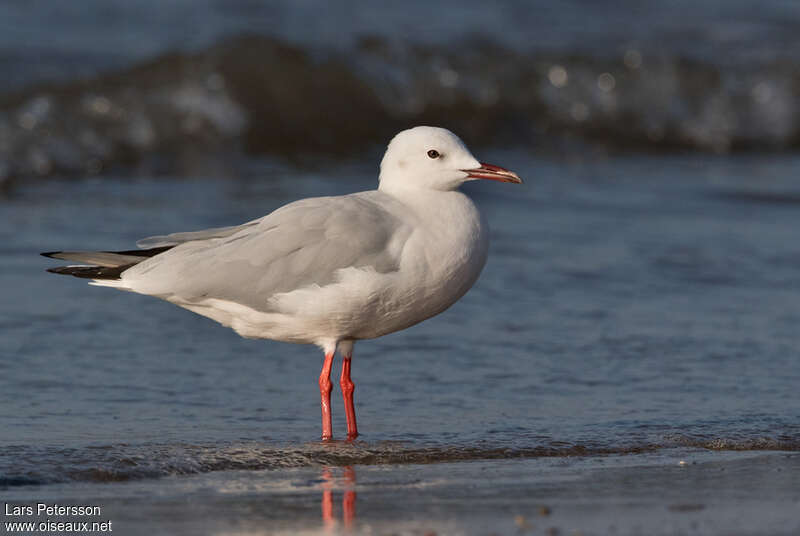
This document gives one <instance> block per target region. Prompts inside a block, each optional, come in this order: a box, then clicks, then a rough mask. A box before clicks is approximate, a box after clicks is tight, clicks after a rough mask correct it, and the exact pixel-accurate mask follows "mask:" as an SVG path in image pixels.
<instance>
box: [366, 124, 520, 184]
mask: <svg viewBox="0 0 800 536" xmlns="http://www.w3.org/2000/svg"><path fill="white" fill-rule="evenodd" d="M474 179H491V180H496V181H502V182H514V183H521V182H522V180H521V179H520V178H519V177H518V176H517V175H516V174H515V173H513V172H511V171H508V170H506V169H503V168H501V167H499V166H493V165H491V164H484V163H481V162H478V160H476V159H475V157H474V156H472V153H470V152H469V149H467V147H466V146H465V145H464V142H462V141H461V140H460V139H459V138H458V136H456V135H455V134H453V133H452V132H450V131H449V130H447V129H445V128H438V127H414V128H410V129H408V130H404V131H402V132H400V133H399V134H397V135H396V136H395V137H394V138H393V139H392V141H391V142H389V147H388V148H387V149H386V154H385V155H383V160H382V161H381V174H380V186H379V189H380V190H384V191H391V190H406V189H429V190H443V191H446V190H455V189H456V188H458V187H459V186H461V185H462V184H463V183H464V182H466V181H469V180H474Z"/></svg>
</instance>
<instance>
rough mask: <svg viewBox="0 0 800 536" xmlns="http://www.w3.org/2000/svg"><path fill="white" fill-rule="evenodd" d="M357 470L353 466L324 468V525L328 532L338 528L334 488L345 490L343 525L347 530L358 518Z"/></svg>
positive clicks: (343, 497)
mask: <svg viewBox="0 0 800 536" xmlns="http://www.w3.org/2000/svg"><path fill="white" fill-rule="evenodd" d="M337 473H339V474H337ZM355 486H356V471H355V469H353V468H352V467H351V466H349V465H348V466H346V467H325V468H324V469H323V470H322V526H323V527H324V528H325V531H326V532H331V533H332V532H333V531H334V530H335V529H336V524H337V521H336V514H335V511H334V505H333V498H334V490H343V491H344V493H343V496H342V526H343V527H344V529H345V530H350V529H351V528H352V527H353V522H354V521H355V519H356V490H355V489H354V488H355Z"/></svg>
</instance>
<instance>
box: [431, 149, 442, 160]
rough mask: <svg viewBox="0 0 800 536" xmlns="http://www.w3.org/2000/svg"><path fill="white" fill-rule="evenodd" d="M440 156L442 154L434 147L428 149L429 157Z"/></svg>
mask: <svg viewBox="0 0 800 536" xmlns="http://www.w3.org/2000/svg"><path fill="white" fill-rule="evenodd" d="M440 156H442V155H440V154H439V151H437V150H436V149H431V150H430V151H428V157H430V158H439V157H440Z"/></svg>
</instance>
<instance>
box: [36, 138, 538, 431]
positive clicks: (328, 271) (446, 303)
mask: <svg viewBox="0 0 800 536" xmlns="http://www.w3.org/2000/svg"><path fill="white" fill-rule="evenodd" d="M474 179H490V180H496V181H501V182H513V183H520V182H522V181H521V180H520V178H519V177H518V176H517V175H516V174H515V173H513V172H511V171H508V170H506V169H503V168H501V167H498V166H494V165H491V164H485V163H481V162H478V160H476V159H475V157H473V156H472V154H471V153H470V152H469V150H468V149H467V148H466V147H465V146H464V144H463V142H462V141H461V140H460V139H459V138H458V137H457V136H456V135H455V134H453V133H452V132H450V131H449V130H445V129H443V128H435V127H415V128H412V129H409V130H404V131H403V132H400V133H399V134H397V136H395V137H394V139H392V141H391V142H390V143H389V147H388V149H387V150H386V154H385V155H384V157H383V161H382V162H381V168H380V177H379V181H380V183H379V186H378V189H377V190H371V191H366V192H359V193H354V194H350V195H344V196H338V197H317V198H310V199H302V200H300V201H296V202H294V203H290V204H288V205H285V206H283V207H281V208H279V209H278V210H276V211H274V212H272V213H270V214H267V215H266V216H264V217H262V218H259V219H257V220H253V221H250V222H248V223H245V224H243V225H239V226H233V227H223V228H217V229H207V230H203V231H195V232H188V233H175V234H170V235H165V236H156V237H151V238H145V239H144V240H140V241H139V242H138V243H137V245H138V246H139V247H140V248H142V249H139V250H131V251H119V252H104V251H103V252H94V251H61V252H50V253H44V254H43V255H46V256H49V257H54V258H58V259H66V260H74V261H78V262H81V263H85V264H82V265H79V266H65V267H60V268H53V269H51V270H50V271H51V272H55V273H61V274H69V275H74V276H77V277H83V278H89V279H93V282H92V284H95V285H102V286H109V287H114V288H117V289H121V290H128V291H132V292H138V293H140V294H147V295H150V296H155V297H158V298H162V299H165V300H167V301H169V302H172V303H174V304H176V305H179V306H181V307H184V308H186V309H189V310H190V311H193V312H195V313H198V314H201V315H204V316H207V317H209V318H212V319H214V320H216V321H217V322H219V323H220V324H223V325H225V326H228V327H230V328H232V329H234V330H235V331H236V332H237V333H238V334H239V335H241V336H243V337H249V338H262V339H274V340H278V341H285V342H294V343H310V344H316V345H317V346H319V347H321V348H322V349H323V351H324V353H325V360H324V364H323V367H322V372H321V374H320V377H319V389H320V397H321V405H322V438H323V439H325V440H327V439H331V438H332V436H333V434H332V430H331V412H330V393H331V380H330V375H331V367H332V365H333V356H334V353H335V352H336V351H337V349H338V351H339V353H340V354H341V355H342V358H343V362H342V375H341V380H340V386H341V389H342V394H343V398H344V406H345V413H346V417H347V435H348V438H349V439H353V438H355V437H356V436H357V435H358V428H357V426H356V416H355V407H354V405H353V390H354V386H353V382H352V381H351V379H350V362H351V357H352V353H353V344H354V343H355V341H357V340H360V339H372V338H375V337H380V336H381V335H386V334H387V333H392V332H394V331H398V330H401V329H405V328H407V327H409V326H412V325H414V324H416V323H418V322H421V321H422V320H425V319H426V318H430V317H432V316H434V315H436V314H438V313H441V312H442V311H444V310H445V309H447V308H448V307H450V306H451V305H452V304H453V303H455V302H456V301H457V300H458V299H459V298H460V297H461V296H463V295H464V293H465V292H467V290H469V289H470V287H472V285H473V284H474V283H475V281H476V280H477V279H478V276H479V275H480V272H481V270H482V269H483V266H484V264H485V262H486V255H487V250H488V245H489V242H488V228H487V225H486V221H485V220H484V219H483V217H482V216H481V214H480V213H479V212H478V210H477V208H476V207H475V205H474V204H473V203H472V201H471V200H470V199H469V198H468V197H467V196H466V195H464V194H463V193H461V192H460V191H459V190H458V188H459V186H461V184H463V183H464V182H466V181H468V180H474Z"/></svg>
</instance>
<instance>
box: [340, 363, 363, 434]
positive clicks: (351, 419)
mask: <svg viewBox="0 0 800 536" xmlns="http://www.w3.org/2000/svg"><path fill="white" fill-rule="evenodd" d="M343 358H344V359H342V377H341V379H340V380H339V386H340V387H341V388H342V398H343V399H344V413H345V415H346V416H347V439H355V438H356V437H358V426H357V425H356V408H355V406H354V405H353V391H355V389H356V386H355V384H353V381H352V380H351V379H350V358H351V356H349V355H345V356H343Z"/></svg>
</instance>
